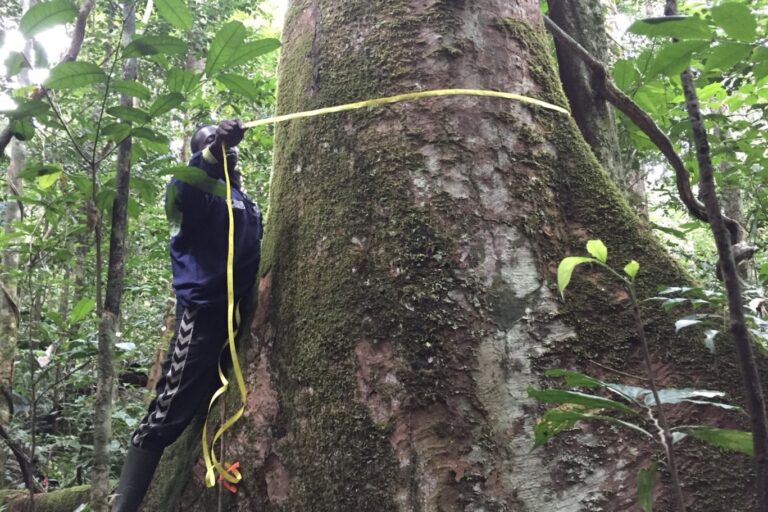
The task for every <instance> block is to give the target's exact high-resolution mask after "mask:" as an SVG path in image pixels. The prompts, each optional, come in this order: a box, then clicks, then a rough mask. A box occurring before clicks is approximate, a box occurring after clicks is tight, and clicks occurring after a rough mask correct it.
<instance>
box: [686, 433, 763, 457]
mask: <svg viewBox="0 0 768 512" xmlns="http://www.w3.org/2000/svg"><path fill="white" fill-rule="evenodd" d="M688 433H689V434H690V435H692V436H693V437H695V438H696V439H700V440H701V441H704V442H705V443H709V444H711V445H713V446H717V447H718V448H723V449H725V450H730V451H733V452H739V453H743V454H744V455H749V456H750V457H753V456H754V447H753V445H752V433H751V432H744V431H742V430H732V429H727V428H715V427H693V428H690V429H688Z"/></svg>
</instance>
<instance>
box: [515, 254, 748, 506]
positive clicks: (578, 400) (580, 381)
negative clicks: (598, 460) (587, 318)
mask: <svg viewBox="0 0 768 512" xmlns="http://www.w3.org/2000/svg"><path fill="white" fill-rule="evenodd" d="M587 252H588V253H589V254H590V256H591V257H587V256H569V257H567V258H564V259H563V260H562V261H561V262H560V265H559V266H558V269H557V286H558V290H559V291H560V294H561V296H563V298H565V297H564V293H565V289H566V288H567V286H568V284H569V283H570V280H571V276H572V274H573V271H574V270H575V268H576V267H577V266H579V265H582V264H587V263H589V264H596V265H598V266H600V267H602V268H604V269H606V270H607V271H608V273H609V274H611V275H612V276H614V277H616V278H617V280H618V281H619V282H620V283H621V284H622V286H623V287H624V288H625V290H626V291H627V293H628V294H629V297H630V307H631V308H632V311H633V314H634V317H635V323H636V328H637V334H638V338H639V340H640V344H641V348H642V352H643V359H644V362H645V371H646V376H645V378H644V379H642V380H644V381H645V382H646V383H647V385H648V387H647V388H645V387H638V386H630V385H626V384H621V383H613V382H606V381H603V380H600V379H597V378H595V377H592V376H589V375H585V374H582V373H578V372H574V371H569V370H563V369H552V370H549V371H547V372H545V375H546V376H548V377H561V378H563V379H565V383H566V385H567V386H568V387H569V388H582V389H593V390H597V389H601V390H603V391H605V392H607V393H608V394H609V395H611V396H612V398H606V397H604V396H600V395H594V394H589V393H584V392H581V391H572V390H566V389H543V390H542V389H534V388H529V389H528V394H529V396H531V397H532V398H535V399H536V400H538V401H540V402H543V403H548V404H556V407H554V408H552V409H549V410H548V411H547V412H546V413H545V414H544V416H542V418H541V419H540V420H539V422H538V423H537V425H536V426H535V427H534V449H535V448H538V447H539V446H541V445H543V444H544V443H546V442H547V441H548V440H549V439H551V438H552V437H553V436H554V435H556V434H558V433H559V432H563V431H565V430H567V429H570V428H572V427H573V426H574V425H575V424H576V423H577V422H579V421H600V422H607V423H611V424H614V425H618V426H621V427H623V428H627V429H629V430H633V431H635V432H637V433H639V434H640V435H642V436H644V437H647V438H649V439H652V440H653V441H654V442H655V443H656V444H657V445H658V446H659V447H660V448H662V450H663V453H664V459H665V461H666V464H667V469H668V471H669V474H670V477H671V479H672V487H673V490H674V493H675V501H676V503H677V510H678V511H679V512H684V511H685V510H686V507H685V501H684V498H683V492H682V486H681V484H680V479H679V475H678V471H677V461H676V459H675V453H674V450H673V445H674V443H676V442H678V441H680V440H682V439H684V438H685V437H687V436H691V437H695V438H697V439H700V440H702V441H705V442H707V443H709V444H712V445H714V446H717V447H720V448H725V449H728V450H732V451H737V452H740V453H744V454H746V455H751V454H752V436H751V434H750V433H749V432H742V431H737V430H729V429H720V428H714V427H707V426H702V425H681V426H678V427H670V425H669V423H668V421H667V417H666V414H665V411H664V408H663V405H672V404H677V403H681V402H686V403H692V404H696V405H700V406H711V407H719V408H722V409H732V410H740V409H739V408H738V407H735V406H733V405H729V404H726V403H721V402H714V401H711V400H712V399H715V398H720V397H723V396H724V393H722V392H720V391H712V390H705V389H690V388H682V389H677V388H666V389H659V388H658V386H657V385H656V378H655V375H654V373H653V368H652V366H651V360H650V351H649V348H648V341H647V339H646V337H645V331H644V329H643V321H642V316H641V312H640V307H639V302H638V300H637V296H636V290H635V277H636V276H637V274H638V272H639V271H640V264H639V263H638V262H637V261H635V260H632V261H630V262H629V263H627V264H626V265H625V266H624V268H623V272H624V273H623V274H622V273H620V272H618V271H616V270H615V269H613V268H612V267H610V266H609V265H608V264H607V260H608V249H607V248H606V246H605V244H603V242H601V241H600V240H590V241H589V242H587ZM656 470H657V464H656V463H655V462H654V463H652V464H650V465H649V466H648V467H645V468H643V469H641V470H640V471H639V473H638V477H637V481H638V501H639V504H640V508H641V509H642V510H643V511H644V512H650V511H651V510H652V493H653V488H654V486H655V483H656Z"/></svg>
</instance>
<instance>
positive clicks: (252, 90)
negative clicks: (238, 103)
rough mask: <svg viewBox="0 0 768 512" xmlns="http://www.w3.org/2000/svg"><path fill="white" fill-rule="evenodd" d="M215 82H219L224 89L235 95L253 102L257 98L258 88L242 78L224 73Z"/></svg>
mask: <svg viewBox="0 0 768 512" xmlns="http://www.w3.org/2000/svg"><path fill="white" fill-rule="evenodd" d="M216 80H218V81H219V82H221V83H222V85H224V87H226V88H227V89H229V90H230V91H232V92H233V93H235V94H239V95H241V96H245V97H246V98H248V99H250V100H253V101H256V100H257V99H258V98H259V92H260V91H259V88H258V87H257V86H256V85H255V84H254V83H253V82H252V81H251V80H248V79H247V78H245V77H244V76H240V75H234V74H231V73H225V74H222V75H218V76H217V77H216Z"/></svg>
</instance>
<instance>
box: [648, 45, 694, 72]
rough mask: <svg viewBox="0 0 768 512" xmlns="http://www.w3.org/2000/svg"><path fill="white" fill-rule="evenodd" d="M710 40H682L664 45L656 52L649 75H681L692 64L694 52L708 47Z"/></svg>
mask: <svg viewBox="0 0 768 512" xmlns="http://www.w3.org/2000/svg"><path fill="white" fill-rule="evenodd" d="M708 45H709V42H708V41H680V42H677V43H668V44H666V45H664V46H663V47H662V48H661V50H659V52H658V53H657V54H656V57H655V58H654V59H653V61H652V62H651V65H650V66H649V69H648V76H649V77H654V76H656V75H658V74H663V75H666V76H676V75H679V74H680V73H681V72H682V71H683V70H684V69H685V68H687V67H688V66H689V65H690V64H691V56H692V55H693V54H694V52H697V51H699V50H701V49H702V48H706V47H707V46H708Z"/></svg>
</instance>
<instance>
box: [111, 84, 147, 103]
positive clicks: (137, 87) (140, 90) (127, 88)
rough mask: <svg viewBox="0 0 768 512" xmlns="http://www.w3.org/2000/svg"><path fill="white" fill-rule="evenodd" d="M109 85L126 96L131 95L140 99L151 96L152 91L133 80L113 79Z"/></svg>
mask: <svg viewBox="0 0 768 512" xmlns="http://www.w3.org/2000/svg"><path fill="white" fill-rule="evenodd" d="M111 86H112V89H114V90H115V91H117V92H119V93H120V94H125V95H126V96H133V97H134V98H140V99H142V100H148V99H149V98H151V97H152V92H151V91H150V90H149V89H148V88H147V87H146V86H145V85H143V84H140V83H139V82H137V81H135V80H113V81H112V84H111Z"/></svg>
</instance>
